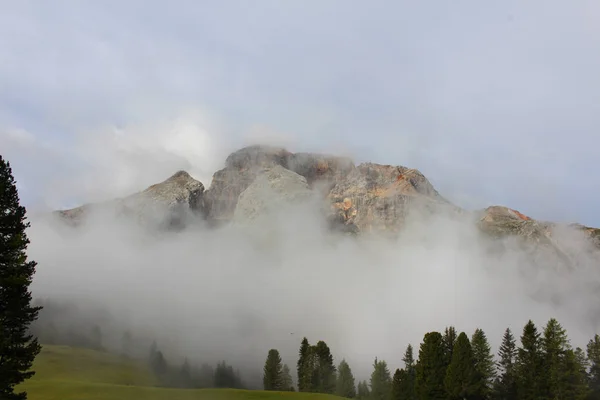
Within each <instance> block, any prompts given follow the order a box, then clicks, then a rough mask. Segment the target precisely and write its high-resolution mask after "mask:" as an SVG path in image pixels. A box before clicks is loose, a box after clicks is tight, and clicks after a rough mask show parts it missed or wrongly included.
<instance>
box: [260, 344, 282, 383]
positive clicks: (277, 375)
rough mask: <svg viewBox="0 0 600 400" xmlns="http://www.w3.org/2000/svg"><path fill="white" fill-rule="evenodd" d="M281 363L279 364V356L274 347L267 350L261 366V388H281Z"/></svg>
mask: <svg viewBox="0 0 600 400" xmlns="http://www.w3.org/2000/svg"><path fill="white" fill-rule="evenodd" d="M282 375H283V365H281V356H280V355H279V351H277V350H276V349H271V350H269V354H268V355H267V359H266V361H265V367H264V368H263V388H264V390H282V389H283V387H282V378H283V376H282Z"/></svg>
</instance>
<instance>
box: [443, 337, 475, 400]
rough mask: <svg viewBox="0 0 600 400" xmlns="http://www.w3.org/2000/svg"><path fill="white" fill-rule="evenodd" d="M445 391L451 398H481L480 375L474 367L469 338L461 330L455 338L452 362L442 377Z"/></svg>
mask: <svg viewBox="0 0 600 400" xmlns="http://www.w3.org/2000/svg"><path fill="white" fill-rule="evenodd" d="M444 385H445V387H446V392H447V393H448V397H449V398H450V399H451V400H463V399H464V400H470V399H481V398H483V396H482V395H481V377H479V376H478V373H477V371H476V369H475V360H474V359H473V352H472V349H471V343H469V338H468V337H467V335H466V334H465V333H464V332H461V333H460V335H458V338H457V339H456V344H455V346H454V351H453V352H452V362H450V365H449V366H448V369H447V370H446V378H445V379H444Z"/></svg>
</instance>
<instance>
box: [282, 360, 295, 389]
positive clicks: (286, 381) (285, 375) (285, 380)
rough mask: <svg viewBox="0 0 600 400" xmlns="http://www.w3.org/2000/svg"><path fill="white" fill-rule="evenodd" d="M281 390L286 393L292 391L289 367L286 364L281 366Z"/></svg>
mask: <svg viewBox="0 0 600 400" xmlns="http://www.w3.org/2000/svg"><path fill="white" fill-rule="evenodd" d="M281 390H282V391H286V392H293V391H294V382H292V375H291V373H290V367H288V365H287V364H283V370H282V372H281Z"/></svg>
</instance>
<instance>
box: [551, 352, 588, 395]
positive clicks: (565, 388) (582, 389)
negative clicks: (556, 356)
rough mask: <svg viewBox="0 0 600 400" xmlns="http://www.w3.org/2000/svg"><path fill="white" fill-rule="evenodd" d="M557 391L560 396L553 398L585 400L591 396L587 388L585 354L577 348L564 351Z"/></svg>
mask: <svg viewBox="0 0 600 400" xmlns="http://www.w3.org/2000/svg"><path fill="white" fill-rule="evenodd" d="M559 391H560V394H559V395H557V396H556V397H555V398H564V399H569V400H585V399H586V398H588V396H589V395H590V394H591V391H590V389H589V386H588V379H587V370H586V359H585V354H584V353H583V350H581V349H580V348H579V347H578V348H576V349H575V350H572V349H568V350H566V351H565V354H564V358H563V360H562V363H561V371H560V382H559Z"/></svg>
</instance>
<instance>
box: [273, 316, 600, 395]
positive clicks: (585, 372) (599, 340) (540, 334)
mask: <svg viewBox="0 0 600 400" xmlns="http://www.w3.org/2000/svg"><path fill="white" fill-rule="evenodd" d="M519 339H520V340H519V343H517V339H516V338H515V336H514V334H513V332H512V331H511V330H510V328H507V329H506V330H505V331H504V335H503V338H502V343H501V345H500V347H499V350H498V352H497V354H496V355H494V354H493V352H492V350H491V346H490V344H489V341H488V338H487V336H486V334H485V332H484V331H483V330H482V329H476V330H475V331H474V332H473V333H472V335H471V336H470V337H469V336H468V335H467V334H466V333H465V332H460V333H458V331H457V330H456V328H455V327H453V326H450V327H447V328H446V329H445V330H444V331H443V332H438V331H433V332H428V333H426V334H425V335H424V337H423V340H422V342H421V343H420V346H419V349H418V355H417V358H416V359H415V354H414V349H413V346H412V345H410V344H409V345H408V346H407V348H406V351H405V353H404V356H403V358H402V361H403V363H404V366H403V367H402V368H398V369H396V370H395V372H394V373H393V374H392V373H391V371H390V369H389V367H388V365H387V363H386V362H385V361H384V360H379V359H377V358H375V360H374V362H373V370H372V373H371V376H370V379H369V381H368V382H367V381H366V380H364V381H359V382H358V383H356V382H355V378H354V376H353V374H352V370H351V368H350V366H349V365H348V363H347V362H346V361H345V360H344V359H343V360H342V361H341V362H340V363H339V365H338V366H337V367H336V366H335V365H334V363H333V356H332V355H331V352H330V350H329V347H328V346H327V345H326V344H325V342H323V341H319V342H318V343H317V344H316V345H314V346H311V345H310V344H309V342H308V340H307V339H306V338H304V339H303V340H302V342H301V344H300V351H299V358H298V364H297V371H296V372H297V386H298V390H299V391H300V392H314V393H328V394H335V395H338V396H341V397H345V398H356V399H360V400H600V336H599V335H595V336H594V338H592V339H591V340H590V341H589V342H588V343H587V346H586V349H585V350H583V349H582V348H580V347H575V348H573V346H572V345H571V343H570V340H569V338H568V336H567V332H566V330H565V329H564V328H563V327H562V326H561V324H560V323H559V322H558V321H557V320H556V319H554V318H551V319H550V320H549V321H548V322H547V324H546V325H545V327H544V328H543V330H542V331H539V330H538V328H537V327H536V325H535V324H534V323H533V321H531V320H529V321H528V322H527V324H526V325H525V326H524V327H523V330H522V332H521V335H520V338H519ZM284 375H285V374H284V367H283V366H282V363H281V357H280V356H279V352H278V351H277V350H276V349H271V350H270V351H269V353H268V356H267V360H266V361H265V366H264V379H263V384H264V389H265V390H289V389H287V388H288V378H287V377H284ZM281 382H286V384H285V385H282V384H281Z"/></svg>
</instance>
